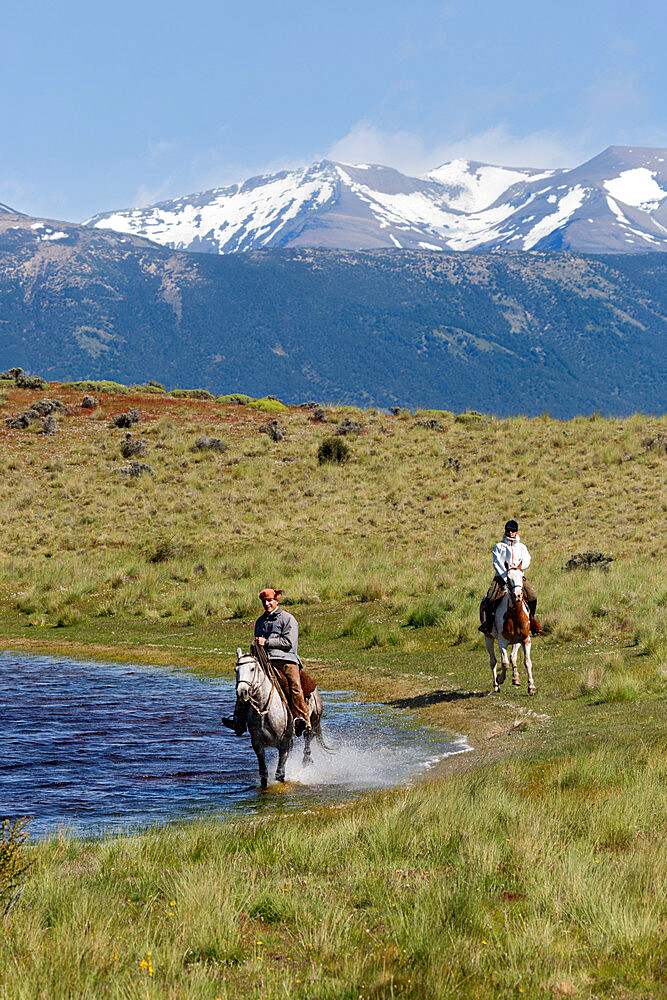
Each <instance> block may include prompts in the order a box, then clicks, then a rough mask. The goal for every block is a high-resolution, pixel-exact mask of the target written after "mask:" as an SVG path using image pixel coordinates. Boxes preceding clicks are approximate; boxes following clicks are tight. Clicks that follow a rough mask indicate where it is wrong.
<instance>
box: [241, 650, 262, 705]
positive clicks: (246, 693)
mask: <svg viewBox="0 0 667 1000" xmlns="http://www.w3.org/2000/svg"><path fill="white" fill-rule="evenodd" d="M258 674H259V664H258V662H257V660H256V659H255V657H254V656H251V655H250V653H244V652H243V650H242V649H241V647H240V646H238V647H237V650H236V696H237V698H240V699H241V701H249V699H250V695H251V694H252V691H253V688H254V687H255V686H256V684H257V680H258Z"/></svg>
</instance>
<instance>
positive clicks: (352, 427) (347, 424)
mask: <svg viewBox="0 0 667 1000" xmlns="http://www.w3.org/2000/svg"><path fill="white" fill-rule="evenodd" d="M336 434H339V435H341V436H345V435H346V434H354V435H356V436H357V437H358V436H359V435H360V434H361V424H358V423H357V422H356V421H355V420H350V418H349V417H345V419H344V420H341V422H340V423H339V425H338V427H337V428H336Z"/></svg>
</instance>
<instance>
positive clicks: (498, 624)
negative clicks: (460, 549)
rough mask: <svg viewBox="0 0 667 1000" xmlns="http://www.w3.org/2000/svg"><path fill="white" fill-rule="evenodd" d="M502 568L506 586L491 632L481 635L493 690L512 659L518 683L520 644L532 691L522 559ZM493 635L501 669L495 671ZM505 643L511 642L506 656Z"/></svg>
mask: <svg viewBox="0 0 667 1000" xmlns="http://www.w3.org/2000/svg"><path fill="white" fill-rule="evenodd" d="M505 568H506V569H507V589H506V591H505V593H504V594H503V597H502V598H501V600H500V603H499V604H498V607H497V608H496V614H495V619H494V624H493V629H492V631H491V635H485V636H484V641H485V642H486V648H487V650H488V653H489V660H490V663H491V672H492V673H493V690H494V691H496V692H498V691H500V685H501V684H502V683H503V681H504V680H505V677H506V673H507V668H508V666H509V665H510V662H511V663H512V684H516V685H517V686H518V685H519V684H520V683H521V681H520V680H519V668H518V666H517V658H518V655H519V646H521V648H522V649H523V662H524V664H525V667H526V673H527V674H528V694H535V693H536V692H537V688H536V687H535V684H534V683H533V664H532V661H531V658H530V614H529V611H528V607H527V606H526V602H525V599H524V596H523V570H522V568H521V563H519V565H518V566H508V564H507V563H505ZM494 639H495V640H497V642H498V648H499V650H500V671H498V672H496V665H497V663H498V660H497V659H496V653H495V644H494ZM508 646H511V653H510V655H509V656H508V653H507V647H508Z"/></svg>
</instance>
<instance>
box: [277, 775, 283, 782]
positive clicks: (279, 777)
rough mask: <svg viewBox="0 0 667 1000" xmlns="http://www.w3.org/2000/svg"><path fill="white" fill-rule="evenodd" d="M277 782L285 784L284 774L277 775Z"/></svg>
mask: <svg viewBox="0 0 667 1000" xmlns="http://www.w3.org/2000/svg"><path fill="white" fill-rule="evenodd" d="M276 781H281V782H283V783H284V782H285V775H284V774H277V775H276Z"/></svg>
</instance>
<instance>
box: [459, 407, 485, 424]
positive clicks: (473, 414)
mask: <svg viewBox="0 0 667 1000" xmlns="http://www.w3.org/2000/svg"><path fill="white" fill-rule="evenodd" d="M454 420H455V422H456V423H457V424H477V423H479V422H480V420H484V414H483V413H480V412H479V410H467V411H466V412H465V413H459V414H458V415H457V416H456V417H454Z"/></svg>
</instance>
